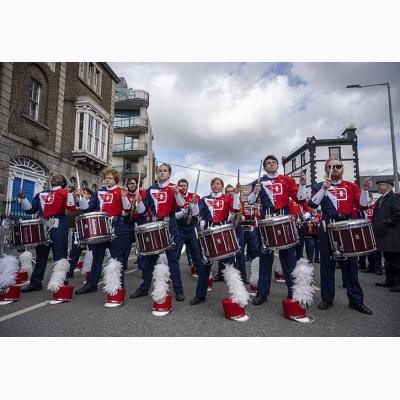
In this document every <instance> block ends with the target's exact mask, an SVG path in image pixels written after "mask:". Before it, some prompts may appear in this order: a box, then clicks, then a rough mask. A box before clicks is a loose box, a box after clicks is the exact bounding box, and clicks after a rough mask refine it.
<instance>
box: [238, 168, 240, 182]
mask: <svg viewBox="0 0 400 400" xmlns="http://www.w3.org/2000/svg"><path fill="white" fill-rule="evenodd" d="M237 183H240V169H238V174H237Z"/></svg>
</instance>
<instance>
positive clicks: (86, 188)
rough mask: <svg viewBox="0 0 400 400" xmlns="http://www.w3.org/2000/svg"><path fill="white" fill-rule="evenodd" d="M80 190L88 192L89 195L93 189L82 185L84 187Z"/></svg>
mask: <svg viewBox="0 0 400 400" xmlns="http://www.w3.org/2000/svg"><path fill="white" fill-rule="evenodd" d="M82 191H83V192H88V193H89V194H90V195H92V194H93V190H90V189H89V188H88V187H84V188H83V189H82Z"/></svg>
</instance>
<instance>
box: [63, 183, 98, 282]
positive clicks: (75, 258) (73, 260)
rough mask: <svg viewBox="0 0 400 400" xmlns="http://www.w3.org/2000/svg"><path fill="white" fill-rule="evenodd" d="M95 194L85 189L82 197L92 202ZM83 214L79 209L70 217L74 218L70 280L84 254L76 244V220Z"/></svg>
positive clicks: (68, 274)
mask: <svg viewBox="0 0 400 400" xmlns="http://www.w3.org/2000/svg"><path fill="white" fill-rule="evenodd" d="M92 194H93V192H92V191H91V190H90V189H89V188H83V189H82V196H83V197H84V198H85V199H87V200H90V197H91V196H92ZM81 214H83V211H82V210H80V209H77V210H76V212H75V213H74V214H71V215H70V217H72V218H73V220H72V222H73V224H74V227H73V231H72V246H71V250H70V252H69V257H68V259H69V271H68V272H67V279H68V278H73V277H74V270H75V267H76V265H77V264H78V262H79V257H80V256H81V254H82V252H83V247H81V246H80V245H79V244H78V243H75V240H76V229H75V218H76V217H78V216H79V215H81ZM90 246H91V245H88V248H89V250H90Z"/></svg>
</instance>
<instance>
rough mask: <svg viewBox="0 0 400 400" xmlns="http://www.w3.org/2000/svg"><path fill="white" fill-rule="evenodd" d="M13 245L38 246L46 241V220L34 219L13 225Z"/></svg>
mask: <svg viewBox="0 0 400 400" xmlns="http://www.w3.org/2000/svg"><path fill="white" fill-rule="evenodd" d="M11 231H12V245H13V246H14V247H18V246H37V245H39V244H43V243H45V242H46V233H45V229H44V221H43V220H41V219H32V220H26V221H22V222H16V223H14V224H12V225H11Z"/></svg>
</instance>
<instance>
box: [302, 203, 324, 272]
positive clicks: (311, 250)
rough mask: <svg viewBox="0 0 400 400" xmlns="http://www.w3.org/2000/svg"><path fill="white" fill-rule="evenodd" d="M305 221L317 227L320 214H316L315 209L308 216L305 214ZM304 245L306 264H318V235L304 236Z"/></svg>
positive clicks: (319, 221)
mask: <svg viewBox="0 0 400 400" xmlns="http://www.w3.org/2000/svg"><path fill="white" fill-rule="evenodd" d="M305 221H306V222H308V221H309V222H311V223H313V224H315V225H316V226H317V227H319V225H320V223H321V214H320V213H319V212H318V210H317V209H316V208H312V209H311V214H310V216H307V213H305ZM304 244H305V248H306V254H307V259H308V262H309V263H310V264H311V263H313V262H315V263H319V237H318V235H309V236H305V238H304Z"/></svg>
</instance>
